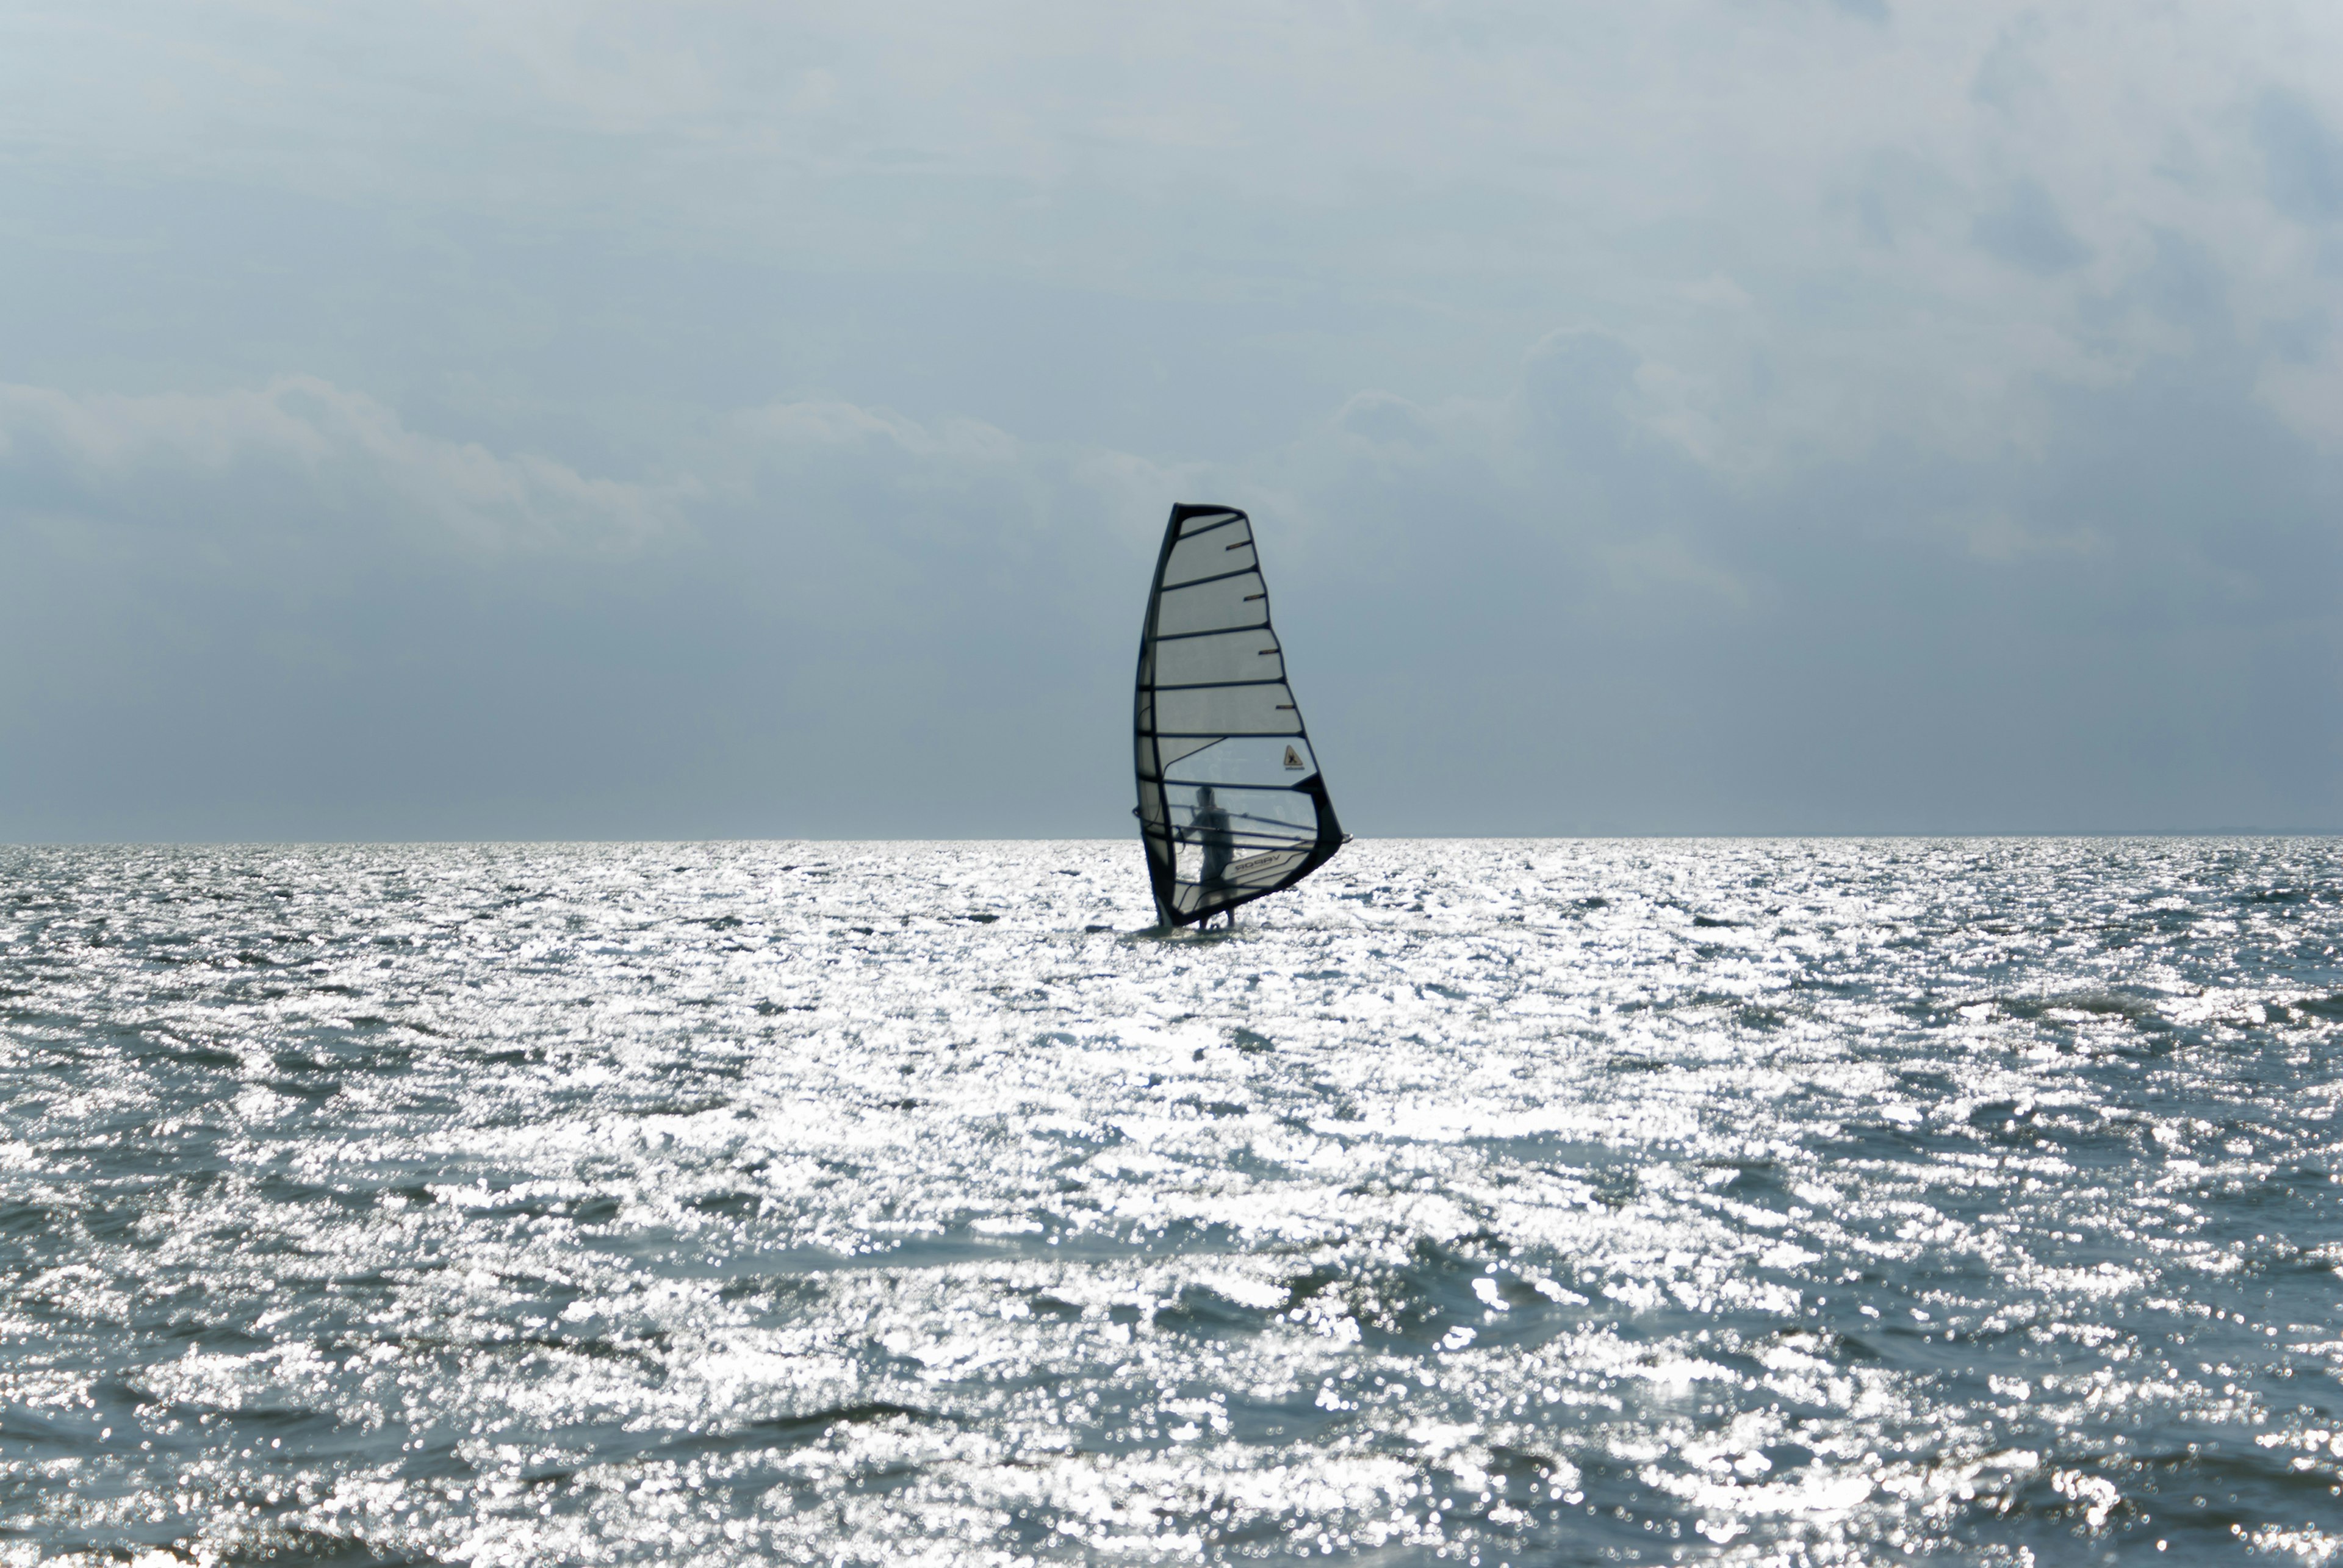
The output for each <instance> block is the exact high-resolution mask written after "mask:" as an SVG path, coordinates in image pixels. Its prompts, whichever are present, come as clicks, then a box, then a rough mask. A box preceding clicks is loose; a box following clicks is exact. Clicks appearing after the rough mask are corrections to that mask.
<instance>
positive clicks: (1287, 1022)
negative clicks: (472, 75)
mask: <svg viewBox="0 0 2343 1568" xmlns="http://www.w3.org/2000/svg"><path fill="white" fill-rule="evenodd" d="M2338 852H2343V841H2338V840H2335V839H1943V840H1935V839H1813V840H1755V839H1752V840H1718V839H1686V840H1674V841H1662V840H1615V841H1594V840H1551V841H1547V840H1520V841H1515V840H1489V839H1483V840H1419V841H1361V842H1357V843H1353V844H1352V845H1350V846H1349V847H1348V848H1347V849H1344V850H1343V852H1342V854H1341V855H1340V856H1339V857H1337V858H1336V859H1335V860H1334V861H1333V862H1332V864H1331V865H1329V866H1328V867H1326V868H1325V869H1323V870H1322V872H1321V873H1319V874H1318V875H1317V876H1316V877H1314V878H1312V879H1311V880H1309V881H1308V882H1306V883H1304V884H1303V885H1302V887H1300V888H1298V889H1296V890H1293V891H1292V892H1290V893H1286V894H1282V895H1280V896H1278V897H1276V898H1273V899H1271V900H1265V901H1262V902H1261V903H1258V904H1255V905H1252V906H1251V907H1249V908H1247V909H1246V910H1243V911H1242V913H1241V915H1240V918H1239V920H1238V922H1237V925H1236V928H1235V929H1234V930H1232V931H1228V932H1225V933H1223V932H1221V931H1218V930H1215V931H1213V932H1211V933H1208V934H1198V933H1195V932H1192V931H1189V932H1182V933H1165V932H1163V931H1160V930H1152V929H1151V922H1152V917H1151V908H1150V905H1149V903H1148V899H1147V892H1146V888H1145V879H1144V875H1143V869H1142V866H1141V859H1140V852H1139V849H1138V846H1137V844H1136V842H1135V841H1130V842H1112V843H1105V842H1067V843H1041V842H1009V843H1001V842H960V843H867V844H852V843H827V842H823V843H816V842H801V843H778V842H777V843H724V844H577V845H545V844H526V845H456V846H418V845H399V846H383V847H352V846H321V847H257V848H254V847H246V848H234V847H231V848H217V847H213V848H44V849H0V1116H5V1120H0V1563H6V1564H21V1563H142V1564H146V1563H153V1564H159V1563H348V1564H359V1563H468V1564H478V1565H482V1568H487V1565H490V1564H497V1565H502V1564H553V1563H565V1564H566V1563H661V1564H667V1563H675V1564H719V1563H722V1564H730V1563H823V1564H866V1563H867V1564H881V1563H884V1564H907V1563H908V1564H929V1563H933V1564H963V1563H965V1564H993V1565H1007V1564H1017V1563H1113V1564H1157V1563H1295V1562H1323V1561H1326V1560H1328V1559H1332V1560H1336V1561H1342V1562H1358V1563H1376V1564H1391V1565H1398V1564H1408V1565H1419V1564H1423V1565H1429V1564H1454V1565H1456V1568H1529V1565H1531V1564H1575V1563H1586V1564H1596V1563H1605V1564H1608V1563H1745V1564H1759V1563H1764V1564H1785V1565H1803V1564H1825V1563H1829V1564H1857V1563H1860V1564H1872V1563H1984V1564H2013V1565H2014V1564H2027V1563H2031V1564H2049V1563H2158V1564H2163V1563H2288V1564H2305V1565H2312V1564H2320V1563H2336V1562H2338V1561H2343V1386H2338V1377H2343V1310H2338V1307H2343V1125H2338V1106H2343V1072H2338V1067H2339V1066H2343V1056H2338V1031H2343V960H2338V942H2343V865H2338Z"/></svg>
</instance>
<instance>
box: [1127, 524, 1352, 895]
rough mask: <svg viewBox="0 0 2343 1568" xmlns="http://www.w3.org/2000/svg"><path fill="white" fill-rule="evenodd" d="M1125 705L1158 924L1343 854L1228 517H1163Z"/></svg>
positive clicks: (1296, 877)
mask: <svg viewBox="0 0 2343 1568" xmlns="http://www.w3.org/2000/svg"><path fill="white" fill-rule="evenodd" d="M1132 707H1133V719H1132V729H1133V751H1134V763H1135V767H1136V770H1137V775H1138V788H1139V809H1138V816H1139V829H1140V840H1141V845H1142V847H1143V848H1144V849H1145V850H1146V854H1147V874H1148V881H1149V885H1150V886H1151V888H1152V890H1153V891H1154V895H1155V909H1156V913H1157V914H1158V915H1159V916H1160V917H1161V920H1162V922H1163V923H1164V924H1165V925H1167V926H1174V927H1176V926H1185V925H1193V924H1195V923H1197V922H1198V921H1200V920H1207V919H1210V918H1211V917H1212V916H1213V915H1216V914H1219V913H1221V912H1222V911H1223V910H1233V909H1235V908H1237V907H1238V906H1239V905H1241V904H1247V903H1251V902H1252V900H1255V899H1260V898H1265V897H1267V896H1268V895H1269V894H1271V893H1274V892H1279V891H1282V890H1284V889H1287V888H1290V887H1292V886H1293V884H1294V883H1296V882H1298V881H1300V880H1301V879H1302V878H1304V877H1306V876H1308V875H1309V874H1310V873H1311V872H1312V871H1314V870H1316V869H1318V868H1319V867H1321V866H1322V865H1324V864H1325V863H1326V862H1327V860H1328V859H1332V856H1333V854H1334V851H1335V850H1337V849H1341V848H1342V826H1341V824H1340V823H1339V822H1338V821H1337V820H1336V819H1335V816H1334V807H1333V803H1332V800H1330V799H1328V798H1327V794H1326V783H1325V779H1324V777H1323V776H1322V773H1321V772H1320V770H1319V768H1318V765H1317V753H1316V752H1315V750H1314V749H1312V746H1311V743H1310V733H1309V729H1308V728H1307V727H1306V726H1305V725H1303V723H1302V709H1301V705H1300V704H1299V703H1298V702H1296V701H1295V700H1294V698H1293V692H1292V687H1291V686H1290V685H1289V684H1288V683H1287V680H1286V672H1285V653H1284V645H1283V644H1282V642H1280V641H1279V640H1278V638H1277V633H1276V630H1275V628H1273V627H1272V625H1271V623H1270V614H1269V589H1268V586H1267V584H1266V583H1265V582H1264V581H1263V580H1262V576H1261V564H1260V558H1259V554H1258V550H1257V548H1256V546H1255V541H1254V538H1253V533H1252V518H1249V517H1248V516H1247V515H1246V514H1245V513H1243V512H1242V511H1240V510H1238V509H1237V508H1233V507H1214V506H1189V505H1180V506H1175V507H1173V508H1172V518H1171V521H1170V522H1169V523H1167V524H1166V525H1165V527H1164V530H1163V544H1162V548H1161V549H1160V550H1159V551H1157V553H1156V558H1155V575H1154V578H1153V580H1152V581H1151V584H1150V586H1149V588H1148V596H1147V618H1146V621H1145V623H1144V625H1143V627H1142V628H1141V633H1140V639H1139V677H1138V681H1137V689H1136V692H1135V694H1134V699H1133V705H1132Z"/></svg>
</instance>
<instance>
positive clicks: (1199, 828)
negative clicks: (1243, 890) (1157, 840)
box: [1188, 784, 1236, 898]
mask: <svg viewBox="0 0 2343 1568" xmlns="http://www.w3.org/2000/svg"><path fill="white" fill-rule="evenodd" d="M1188 826H1189V830H1190V831H1191V832H1192V833H1193V834H1194V835H1195V838H1196V842H1197V844H1198V845H1199V846H1200V847H1201V848H1202V849H1203V851H1204V854H1203V861H1202V865H1200V866H1198V867H1197V869H1196V881H1197V883H1198V885H1199V890H1201V891H1202V894H1203V896H1204V897H1206V898H1210V897H1212V894H1214V893H1215V892H1218V891H1219V890H1221V888H1222V885H1223V884H1224V883H1225V882H1226V881H1227V879H1228V873H1229V860H1230V859H1231V857H1232V854H1233V852H1234V851H1235V849H1236V835H1235V834H1234V833H1232V831H1231V830H1230V828H1229V814H1228V812H1227V811H1225V810H1223V809H1222V808H1221V804H1220V802H1219V801H1218V800H1216V799H1214V798H1213V796H1212V786H1211V785H1210V784H1206V785H1203V786H1202V787H1201V788H1199V789H1197V791H1196V814H1195V816H1194V817H1192V819H1190V820H1189V824H1188Z"/></svg>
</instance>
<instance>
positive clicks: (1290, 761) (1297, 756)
mask: <svg viewBox="0 0 2343 1568" xmlns="http://www.w3.org/2000/svg"><path fill="white" fill-rule="evenodd" d="M1285 765H1286V766H1287V767H1288V768H1291V769H1293V770H1294V771H1295V772H1297V773H1299V772H1300V771H1301V770H1302V753H1300V752H1299V751H1296V750H1295V749H1293V748H1292V747H1291V746H1289V747H1287V748H1286V749H1285Z"/></svg>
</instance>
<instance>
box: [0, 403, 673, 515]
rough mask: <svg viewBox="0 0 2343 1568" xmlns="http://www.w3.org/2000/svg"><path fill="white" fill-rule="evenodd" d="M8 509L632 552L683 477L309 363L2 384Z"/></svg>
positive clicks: (0, 452) (0, 509)
mask: <svg viewBox="0 0 2343 1568" xmlns="http://www.w3.org/2000/svg"><path fill="white" fill-rule="evenodd" d="M0 487H5V489H0V514H5V515H6V516H8V517H10V518H12V519H14V520H17V521H22V520H23V519H25V518H30V517H41V518H52V519H56V520H60V521H63V522H67V523H72V522H106V523H114V524H118V525H121V526H124V527H128V528H138V529H142V530H148V531H156V532H170V531H173V530H183V531H189V532H193V531H198V530H201V531H204V532H206V534H207V536H208V538H209V539H210V541H211V542H214V543H216V542H219V541H220V539H221V538H222V536H223V535H226V534H232V533H239V532H246V531H252V532H266V531H275V532H280V533H282V532H290V533H297V534H306V533H312V532H316V531H318V530H322V529H333V528H339V529H353V528H355V529H363V530H367V531H371V532H374V533H376V534H377V535H382V536H392V535H396V536H399V537H402V538H405V539H406V540H407V542H409V543H411V544H413V545H416V546H417V547H423V548H454V549H461V550H465V551H468V552H473V553H497V554H512V553H527V552H539V551H548V550H559V551H573V552H587V553H592V554H599V555H627V554H631V553H633V552H635V551H638V550H640V549H642V548H648V547H650V546H652V545H654V544H656V543H658V542H659V541H660V540H662V539H663V538H668V537H669V536H671V535H672V534H673V532H674V531H675V529H676V528H677V527H678V525H679V512H678V508H677V503H678V501H679V498H680V494H679V491H678V490H677V489H676V488H674V487H659V486H652V485H645V484H640V483H634V482H629V481H625V480H618V479H612V478H598V477H587V476H585V475H581V474H579V473H578V471H577V470H576V469H574V468H572V467H568V465H566V464H563V463H559V462H557V461H555V460H553V459H551V458H549V457H541V456H538V455H536V454H531V453H516V454H509V455H498V454H496V453H493V452H490V451H488V449H487V448H486V447H482V446H480V445H479V444H478V443H477V442H468V441H454V440H448V439H446V438H443V437H433V436H428V435H424V434H421V433H419V432H417V431H415V430H412V429H409V428H408V427H407V426H406V425H405V424H404V423H402V422H401V420H400V419H399V417H398V416H397V414H395V413H394V412H392V411H391V410H390V409H389V408H388V407H385V406H384V405H383V404H381V403H380V402H377V400H375V399H374V398H372V397H367V396H365V395H363V394H360V393H355V392H350V391H347V390H345V389H343V388H341V387H336V386H334V385H332V384H331V383H329V382H327V381H324V380H321V379H319V378H317V377H313V376H287V377H278V378H277V379H275V380H273V381H271V382H270V383H268V384H267V385H266V387H260V388H257V389H251V390H230V391H225V392H217V393H210V394H151V395H146V396H138V397H125V396H120V395H108V394H97V395H84V396H75V395H73V394H70V393H66V392H64V391H61V390H58V389H55V388H52V387H25V386H6V385H0Z"/></svg>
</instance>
